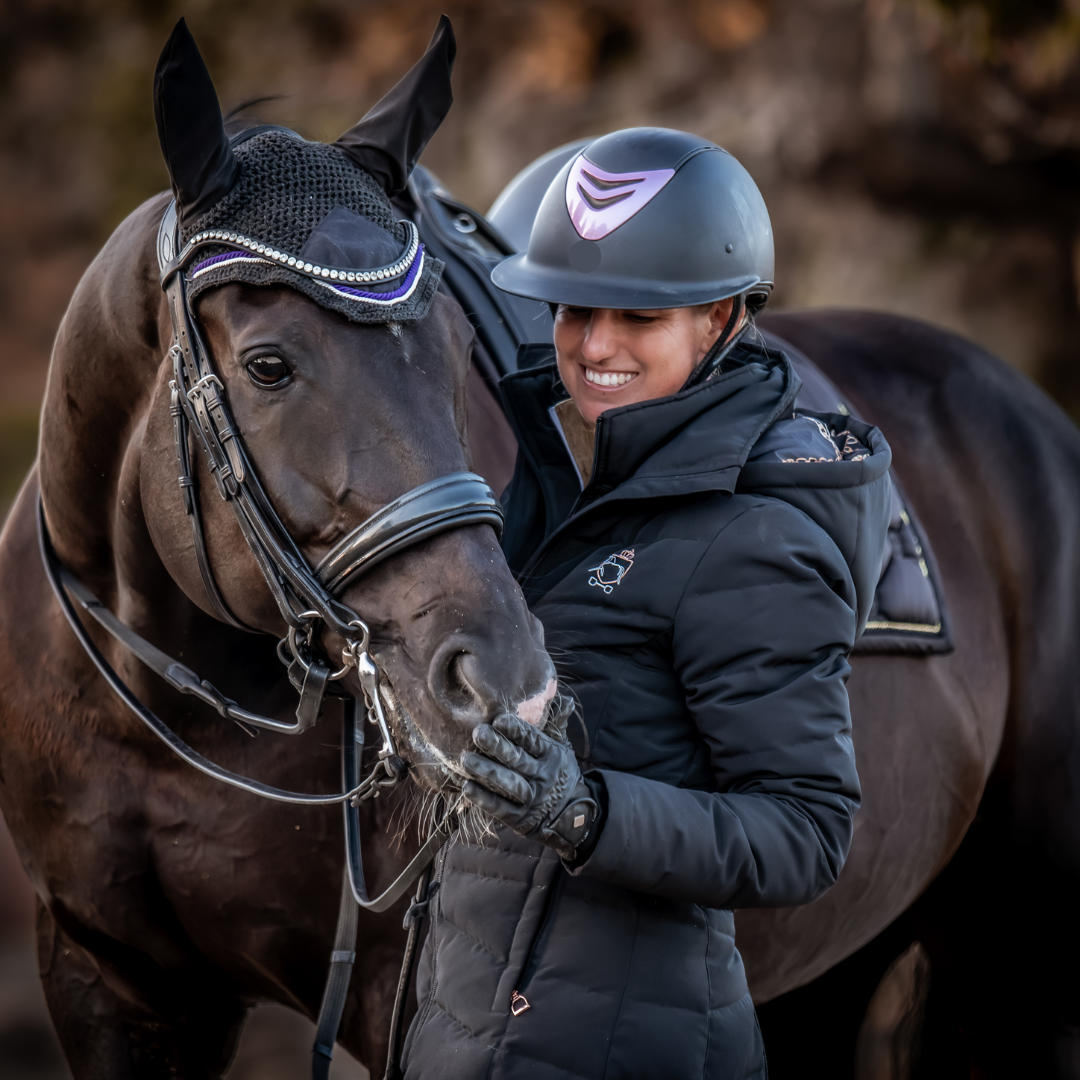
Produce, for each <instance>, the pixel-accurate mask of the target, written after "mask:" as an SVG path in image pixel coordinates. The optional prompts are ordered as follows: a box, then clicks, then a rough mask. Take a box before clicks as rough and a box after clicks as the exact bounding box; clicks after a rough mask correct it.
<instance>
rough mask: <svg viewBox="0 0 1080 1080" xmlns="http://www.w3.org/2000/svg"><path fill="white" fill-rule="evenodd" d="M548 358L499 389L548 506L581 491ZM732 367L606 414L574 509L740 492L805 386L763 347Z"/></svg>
mask: <svg viewBox="0 0 1080 1080" xmlns="http://www.w3.org/2000/svg"><path fill="white" fill-rule="evenodd" d="M534 355H535V354H534ZM548 357H549V358H548V359H547V360H546V362H545V361H541V362H540V363H537V364H536V365H535V366H532V367H527V368H525V369H524V370H520V371H517V372H514V373H512V374H510V375H508V376H506V378H504V379H503V381H502V384H501V388H502V393H503V400H504V402H505V405H506V411H507V415H508V417H509V419H510V423H511V425H512V426H513V428H514V433H515V434H516V435H517V438H518V443H519V445H520V447H521V451H522V453H524V454H525V455H526V457H527V458H528V459H529V461H530V463H531V464H532V466H533V468H534V470H535V471H536V473H537V476H538V478H539V479H540V483H541V487H542V488H543V489H545V490H544V493H545V500H546V501H548V505H549V507H550V506H551V503H552V498H551V497H552V496H561V498H560V497H556V501H557V502H562V503H563V504H564V505H565V504H566V491H565V488H566V485H567V483H570V484H572V486H573V488H575V489H576V488H577V486H578V485H577V480H576V474H575V472H574V467H573V464H572V462H571V461H570V458H569V455H568V453H567V451H566V448H565V446H564V445H563V442H562V439H561V438H560V436H559V433H558V431H557V430H556V429H555V426H554V424H553V422H552V420H551V417H550V415H549V414H548V409H549V408H550V407H551V406H552V405H554V404H555V403H556V402H558V401H560V400H562V399H563V398H564V397H565V396H566V392H565V390H564V389H563V386H562V383H561V381H560V380H559V377H558V371H557V368H556V366H555V362H554V353H553V352H552V351H550V350H549V352H548ZM531 358H532V357H530V359H531ZM725 368H726V370H725V371H724V372H723V373H722V374H720V375H717V376H714V377H713V378H712V379H710V380H709V381H708V382H706V383H704V384H702V385H701V386H696V387H693V388H691V389H689V390H683V391H680V392H679V393H677V394H673V395H671V396H670V397H665V398H656V399H653V400H652V401H642V402H637V403H635V404H632V405H624V406H623V407H622V408H618V409H609V410H608V411H607V412H605V413H603V414H602V415H601V417H600V419H599V420H598V422H597V438H596V455H595V459H594V466H593V475H592V479H591V480H590V482H589V484H588V486H587V487H586V488H585V490H584V491H583V492H580V498H578V499H577V500H576V505H575V506H574V507H573V511H574V512H575V513H576V512H577V511H580V510H583V509H585V508H586V507H591V506H593V505H595V504H597V503H599V502H600V501H604V502H607V501H609V500H610V499H612V498H618V499H640V498H653V497H670V496H672V495H683V494H690V493H695V492H705V491H725V492H729V493H730V492H733V491H734V490H735V484H736V482H737V480H738V477H739V473H740V471H741V470H742V467H743V465H744V464H745V463H746V459H747V457H748V456H749V454H750V451H751V449H752V448H753V446H754V443H756V442H757V440H758V438H760V436H761V434H762V432H763V431H765V429H766V428H768V427H769V426H770V425H772V424H773V423H775V422H776V420H778V419H779V418H780V417H781V416H783V415H785V414H786V413H789V412H791V410H792V409H793V407H794V403H795V396H796V394H797V393H798V389H799V385H800V383H799V377H798V375H796V374H795V371H794V370H793V369H792V367H791V364H790V362H789V361H788V359H787V357H786V356H784V354H783V353H781V352H777V351H773V350H769V349H766V348H764V347H762V346H759V345H746V344H743V345H740V346H738V347H737V348H736V349H735V350H734V351H733V353H732V355H731V356H730V357H729V358H728V361H727V363H726V364H725ZM556 488H557V489H559V490H558V492H556V490H555V489H556ZM567 509H569V507H567ZM565 513H566V511H565V510H564V511H563V514H565ZM559 516H563V515H559ZM552 524H554V523H552Z"/></svg>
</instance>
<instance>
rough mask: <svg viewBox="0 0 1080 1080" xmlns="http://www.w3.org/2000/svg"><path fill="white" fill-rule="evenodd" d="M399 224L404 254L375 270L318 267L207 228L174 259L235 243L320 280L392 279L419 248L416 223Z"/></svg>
mask: <svg viewBox="0 0 1080 1080" xmlns="http://www.w3.org/2000/svg"><path fill="white" fill-rule="evenodd" d="M401 224H402V225H404V226H405V227H406V228H407V229H408V231H409V244H408V247H407V248H406V249H405V254H404V255H402V256H401V258H400V259H398V260H397V261H396V262H393V263H390V264H389V265H388V266H380V267H376V268H375V269H374V270H348V269H341V268H339V267H329V266H318V265H316V264H314V263H310V262H305V260H304V259H302V258H300V257H299V256H298V255H290V254H289V253H288V252H285V251H278V250H277V248H274V247H272V246H271V245H269V244H264V243H261V242H260V241H258V240H253V239H252V238H251V237H250V236H243V235H241V234H240V233H235V232H230V231H229V230H228V229H207V230H206V231H205V232H201V233H197V234H196V235H195V236H193V237H192V238H191V239H190V240H189V241H188V242H187V243H186V244H185V245H184V250H183V251H182V252H181V253H180V257H179V259H178V260H177V261H178V262H179V263H181V264H183V263H185V262H187V260H188V258H189V257H190V255H191V253H192V252H193V251H194V250H195V249H196V248H197V247H201V246H202V245H203V244H213V243H221V244H235V245H236V246H237V247H240V248H246V249H247V250H248V251H250V252H251V253H252V254H254V255H258V256H259V257H260V258H262V259H265V260H266V261H267V262H271V263H277V264H278V265H279V266H283V267H286V268H287V269H289V270H292V271H293V272H294V273H297V274H304V275H306V276H307V277H311V278H318V279H319V280H320V281H322V280H329V281H350V282H364V281H391V280H393V279H394V278H398V277H401V275H402V274H404V273H405V272H406V271H408V269H409V267H411V266H412V264H413V261H414V260H415V258H416V255H417V252H418V251H419V250H420V233H419V232H418V231H417V228H416V226H415V225H414V224H413V223H412V222H411V221H408V220H404V221H402V222H401Z"/></svg>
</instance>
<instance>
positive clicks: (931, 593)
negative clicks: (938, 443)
mask: <svg viewBox="0 0 1080 1080" xmlns="http://www.w3.org/2000/svg"><path fill="white" fill-rule="evenodd" d="M762 336H763V337H764V338H765V342H766V344H767V345H768V346H769V348H770V349H779V350H781V351H783V352H784V353H785V355H786V356H787V357H788V359H789V360H791V364H792V367H794V368H795V370H796V371H797V372H798V373H799V378H800V379H802V384H803V385H802V389H801V390H800V391H799V396H798V399H797V400H796V402H795V407H796V409H799V408H802V409H807V410H809V411H811V412H840V413H844V414H845V415H850V416H855V417H856V419H860V417H858V415H857V414H856V413H855V411H854V410H853V409H852V408H851V406H850V405H848V404H847V402H845V401H844V398H843V396H842V395H841V394H840V391H839V390H837V388H836V387H835V386H834V385H833V384H832V382H830V380H829V379H828V378H827V377H826V375H825V374H824V372H822V371H821V369H820V368H818V367H817V365H816V364H815V363H814V362H813V361H812V360H811V359H810V358H809V357H808V356H807V355H806V354H805V353H803V352H800V351H799V350H798V349H796V348H795V347H794V346H793V345H791V344H790V343H789V342H787V341H785V340H784V339H783V338H780V337H777V336H776V335H775V334H769V333H763V334H762ZM889 479H890V481H891V482H892V516H891V518H890V520H889V531H888V534H887V536H886V540H885V551H884V553H883V555H882V560H881V577H880V578H879V579H878V585H877V591H876V593H875V594H874V602H873V605H872V607H871V608H870V618H869V620H868V621H867V624H866V630H865V631H864V632H863V635H862V637H861V638H859V640H858V641H856V642H855V649H854V652H856V653H905V654H906V655H909V656H911V655H915V656H918V655H929V654H931V653H945V652H951V651H952V649H953V643H952V636H951V634H950V633H949V624H948V617H947V614H946V610H945V601H944V597H943V594H942V589H941V579H940V576H939V574H938V569H937V563H936V561H935V559H934V554H933V551H932V550H931V548H930V543H929V541H928V540H927V538H926V533H925V532H924V531H923V529H922V527H921V526H920V525H919V521H918V518H917V517H916V516H915V512H914V511H913V510H912V509H911V506H910V504H909V503H908V500H907V498H906V496H905V495H904V493H903V490H902V489H901V487H900V484H899V481H898V480H897V479H896V474H895V473H894V472H893V471H892V470H890V471H889Z"/></svg>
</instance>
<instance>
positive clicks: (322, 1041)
mask: <svg viewBox="0 0 1080 1080" xmlns="http://www.w3.org/2000/svg"><path fill="white" fill-rule="evenodd" d="M359 912H360V908H359V907H358V906H357V904H356V901H355V900H354V899H353V894H352V888H351V887H350V885H349V874H348V871H347V870H346V871H345V872H344V873H343V874H342V878H341V905H340V907H339V908H338V921H337V931H336V932H335V934H334V950H333V952H332V953H331V954H330V972H329V974H328V975H327V977H326V987H325V988H324V989H323V997H322V1004H321V1005H320V1006H319V1020H318V1025H317V1027H316V1029H315V1045H314V1046H313V1047H312V1048H311V1075H312V1077H313V1080H327V1078H328V1077H329V1075H330V1061H331V1059H332V1058H333V1056H334V1043H335V1042H336V1041H337V1033H338V1028H339V1027H340V1026H341V1016H342V1013H344V1011H345V1000H346V998H347V997H348V996H349V981H350V980H351V979H352V970H353V964H354V963H355V962H356V928H357V922H358V918H357V916H358V915H359Z"/></svg>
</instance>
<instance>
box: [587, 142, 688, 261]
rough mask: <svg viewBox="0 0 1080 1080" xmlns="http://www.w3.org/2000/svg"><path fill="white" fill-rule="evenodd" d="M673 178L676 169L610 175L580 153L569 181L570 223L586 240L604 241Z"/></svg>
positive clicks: (642, 170) (643, 170) (646, 170)
mask: <svg viewBox="0 0 1080 1080" xmlns="http://www.w3.org/2000/svg"><path fill="white" fill-rule="evenodd" d="M674 175H675V170H674V169H639V170H638V171H636V172H628V173H610V172H607V171H606V170H604V169H601V168H599V167H597V166H596V165H594V164H593V163H592V162H591V161H589V160H588V159H587V158H586V157H585V155H584V154H579V155H578V158H577V160H576V161H575V162H574V164H573V165H572V166H571V168H570V175H569V176H567V178H566V209H567V210H569V211H570V220H571V221H572V222H573V223H574V228H575V229H576V230H577V232H578V235H579V236H581V237H582V238H583V239H585V240H602V239H603V238H604V237H605V236H607V235H608V233H612V232H614V231H615V230H616V229H617V228H618V227H619V226H620V225H625V224H626V222H628V221H629V220H630V219H631V218H632V217H633V216H634V215H635V214H636V213H637V212H638V211H639V210H640V209H642V207H644V206H646V205H648V203H650V202H651V201H652V200H653V199H654V198H656V196H657V195H658V194H659V192H660V190H661V189H662V188H663V187H664V185H665V184H666V183H667V182H668V181H669V180H670V179H671V178H672V177H673V176H674Z"/></svg>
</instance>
